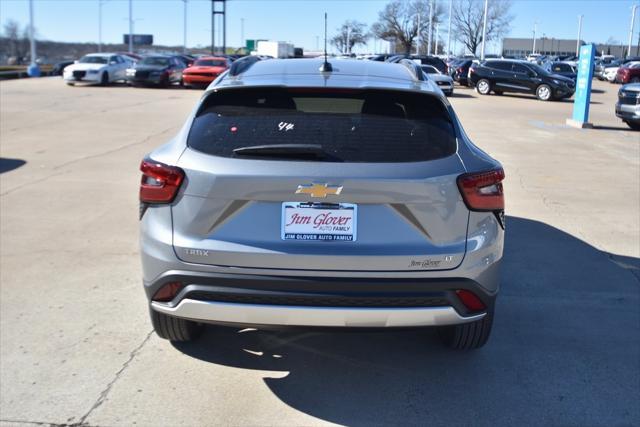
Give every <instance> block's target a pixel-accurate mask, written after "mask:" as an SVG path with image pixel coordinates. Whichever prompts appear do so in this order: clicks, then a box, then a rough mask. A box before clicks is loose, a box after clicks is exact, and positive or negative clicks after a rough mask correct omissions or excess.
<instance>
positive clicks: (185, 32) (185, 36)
mask: <svg viewBox="0 0 640 427" xmlns="http://www.w3.org/2000/svg"><path fill="white" fill-rule="evenodd" d="M187 1H188V0H182V2H183V3H184V34H183V38H184V47H183V49H182V51H183V53H185V54H186V53H187Z"/></svg>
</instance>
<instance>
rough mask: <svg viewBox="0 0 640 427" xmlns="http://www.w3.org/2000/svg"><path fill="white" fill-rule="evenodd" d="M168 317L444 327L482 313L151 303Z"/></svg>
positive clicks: (285, 323) (276, 323)
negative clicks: (469, 314)
mask: <svg viewBox="0 0 640 427" xmlns="http://www.w3.org/2000/svg"><path fill="white" fill-rule="evenodd" d="M151 308H152V309H153V310H156V311H158V312H160V313H164V314H167V315H170V316H175V317H180V318H185V319H191V320H199V321H203V322H212V323H216V322H220V323H238V324H256V325H274V326H320V327H365V328H371V327H374V328H378V327H414V326H443V325H455V324H460V323H467V322H473V321H476V320H480V319H482V318H483V317H484V316H485V313H481V314H477V315H473V316H468V317H463V316H460V315H459V314H458V312H457V311H456V310H455V309H454V308H453V307H414V308H361V307H357V308H354V307H306V306H282V305H258V304H236V303H225V302H216V301H198V300H192V299H188V298H185V299H183V300H182V301H180V303H179V304H178V305H176V306H175V307H170V306H168V305H165V304H162V303H158V302H152V303H151Z"/></svg>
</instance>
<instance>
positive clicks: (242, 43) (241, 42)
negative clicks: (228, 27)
mask: <svg viewBox="0 0 640 427" xmlns="http://www.w3.org/2000/svg"><path fill="white" fill-rule="evenodd" d="M244 45H245V42H244V18H240V46H242V47H244Z"/></svg>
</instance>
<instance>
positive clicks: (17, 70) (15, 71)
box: [0, 64, 53, 80]
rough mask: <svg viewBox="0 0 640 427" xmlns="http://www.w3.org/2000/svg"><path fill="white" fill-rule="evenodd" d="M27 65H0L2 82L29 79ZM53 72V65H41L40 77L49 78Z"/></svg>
mask: <svg viewBox="0 0 640 427" xmlns="http://www.w3.org/2000/svg"><path fill="white" fill-rule="evenodd" d="M27 67H28V66H27V65H0V80H8V79H22V78H25V77H29V75H28V74H27ZM51 70H53V65H50V64H47V65H41V66H40V75H42V76H48V75H49V74H50V73H51Z"/></svg>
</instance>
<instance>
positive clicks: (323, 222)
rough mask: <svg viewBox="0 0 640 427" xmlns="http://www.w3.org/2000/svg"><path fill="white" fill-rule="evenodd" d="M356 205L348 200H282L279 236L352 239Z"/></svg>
mask: <svg viewBox="0 0 640 427" xmlns="http://www.w3.org/2000/svg"><path fill="white" fill-rule="evenodd" d="M357 217H358V207H357V206H356V205H354V204H351V203H303V202H285V203H283V204H282V229H281V230H282V239H283V240H310V241H328V242H336V241H342V242H355V240H356V235H357V234H356V227H357V224H356V222H357Z"/></svg>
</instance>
